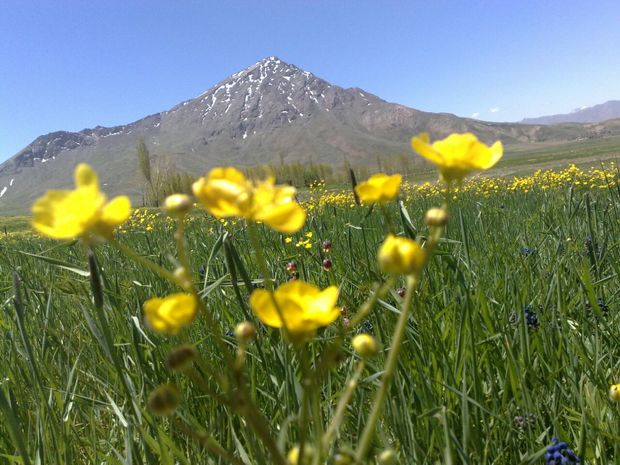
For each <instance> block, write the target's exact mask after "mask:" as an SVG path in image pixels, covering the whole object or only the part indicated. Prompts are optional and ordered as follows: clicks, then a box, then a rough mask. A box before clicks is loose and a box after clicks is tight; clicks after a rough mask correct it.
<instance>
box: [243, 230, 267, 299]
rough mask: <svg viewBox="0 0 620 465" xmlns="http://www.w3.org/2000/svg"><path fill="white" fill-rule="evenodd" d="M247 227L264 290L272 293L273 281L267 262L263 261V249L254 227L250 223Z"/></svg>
mask: <svg viewBox="0 0 620 465" xmlns="http://www.w3.org/2000/svg"><path fill="white" fill-rule="evenodd" d="M247 225H248V229H247V230H248V237H249V238H250V242H251V244H252V247H253V248H254V252H255V253H256V261H257V262H258V268H259V269H260V272H261V274H262V275H263V281H264V283H265V289H267V290H268V291H269V292H271V291H273V280H272V279H271V274H270V273H269V267H268V266H267V260H265V255H264V254H263V247H262V245H261V243H260V240H259V239H258V233H257V231H256V225H255V224H254V223H252V222H251V221H248V222H247Z"/></svg>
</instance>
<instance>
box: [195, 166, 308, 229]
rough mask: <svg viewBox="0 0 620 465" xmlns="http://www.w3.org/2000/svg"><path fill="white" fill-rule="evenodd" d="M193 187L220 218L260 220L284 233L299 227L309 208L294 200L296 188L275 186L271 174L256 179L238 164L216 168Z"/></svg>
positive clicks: (204, 202)
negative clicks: (255, 180) (236, 166)
mask: <svg viewBox="0 0 620 465" xmlns="http://www.w3.org/2000/svg"><path fill="white" fill-rule="evenodd" d="M192 190H193V192H194V195H195V196H196V197H197V198H198V199H199V200H200V202H202V204H203V205H204V207H205V208H206V209H207V210H208V211H209V212H210V213H211V214H212V215H213V216H215V217H217V218H227V217H231V216H236V217H240V218H245V219H246V220H248V221H257V222H258V221H260V222H263V223H265V224H266V225H267V226H269V227H271V228H272V229H275V230H276V231H280V232H283V233H293V232H296V231H298V230H299V229H300V228H301V227H302V226H303V225H304V223H305V221H306V212H304V210H303V209H302V208H301V206H300V205H299V204H298V203H297V202H296V201H295V192H296V190H295V188H294V187H292V186H276V185H275V180H274V178H273V177H271V176H270V177H268V178H267V179H265V180H264V181H260V182H256V183H253V182H251V181H250V180H248V179H247V178H246V177H245V175H244V174H243V173H242V172H241V171H239V170H237V169H235V168H230V167H229V168H214V169H212V170H211V171H210V172H209V174H208V175H207V176H206V177H202V178H200V179H198V181H196V182H195V183H194V184H193V186H192Z"/></svg>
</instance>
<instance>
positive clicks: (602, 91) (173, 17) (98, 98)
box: [0, 0, 620, 160]
mask: <svg viewBox="0 0 620 465" xmlns="http://www.w3.org/2000/svg"><path fill="white" fill-rule="evenodd" d="M270 55H277V56H278V57H280V58H281V59H283V60H284V61H287V62H289V63H293V64H295V65H297V66H299V67H301V68H303V69H305V70H308V71H311V72H313V73H314V74H316V75H318V76H319V77H322V78H324V79H327V80H328V81H331V82H332V83H334V84H337V85H340V86H343V87H354V86H356V87H361V88H363V89H365V90H367V91H369V92H372V93H374V94H376V95H378V96H379V97H382V98H384V99H386V100H389V101H394V102H399V103H402V104H405V105H408V106H411V107H414V108H418V109H422V110H427V111H446V112H451V113H455V114H457V115H460V116H473V115H475V116H476V117H478V118H480V119H485V120H492V121H515V120H520V119H521V118H523V117H526V116H539V115H543V114H550V113H558V112H567V111H571V110H572V109H574V108H576V107H580V106H587V105H593V104H596V103H602V102H604V101H606V100H610V99H620V2H619V1H618V0H584V1H578V0H520V1H509V0H486V1H483V0H479V1H473V0H472V1H466V0H453V1H442V0H424V1H421V0H415V1H414V0H410V1H406V0H402V1H391V0H375V1H366V0H333V1H323V0H312V1H310V0H307V1H296V0H279V1H278V0H255V1H249V0H248V1H239V0H220V1H207V0H202V1H199V0H168V1H163V0H99V1H94V0H93V1H91V0H38V1H36V0H0V160H4V159H5V158H8V157H9V156H11V155H13V154H15V153H16V152H17V151H18V150H20V149H21V148H23V147H24V146H26V145H27V144H28V143H30V142H31V141H32V140H33V139H34V138H35V137H37V136H38V135H41V134H45V133H48V132H51V131H54V130H59V129H64V130H70V131H75V130H80V129H83V128H85V127H92V126H95V125H97V124H101V125H116V124H124V123H129V122H131V121H134V120H136V119H138V118H140V117H142V116H145V115H147V114H151V113H156V112H159V111H163V110H166V109H169V108H170V107H172V106H173V105H175V104H177V103H179V102H180V101H182V100H185V99H188V98H191V97H194V96H196V95H198V94H200V93H201V92H203V91H205V90H207V89H208V88H210V87H211V86H212V85H213V84H215V83H216V82H218V81H220V80H221V79H223V78H225V77H227V76H228V75H230V74H232V73H234V72H236V71H239V70H241V69H243V68H245V67H247V66H249V65H251V64H252V63H254V62H256V61H258V60H260V59H262V58H264V57H266V56H270Z"/></svg>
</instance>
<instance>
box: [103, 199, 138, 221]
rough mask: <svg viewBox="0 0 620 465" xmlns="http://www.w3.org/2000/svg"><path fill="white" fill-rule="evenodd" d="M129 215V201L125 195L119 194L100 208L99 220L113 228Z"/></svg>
mask: <svg viewBox="0 0 620 465" xmlns="http://www.w3.org/2000/svg"><path fill="white" fill-rule="evenodd" d="M130 215H131V202H130V201H129V197H127V196H124V195H122V196H119V197H115V198H114V199H112V200H111V201H110V202H108V203H107V204H106V205H105V206H104V207H103V209H102V210H101V221H102V222H104V223H105V224H107V225H108V226H110V227H112V228H114V227H116V226H118V225H119V224H121V223H123V222H124V221H126V220H127V218H129V216H130Z"/></svg>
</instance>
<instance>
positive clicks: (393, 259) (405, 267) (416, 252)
mask: <svg viewBox="0 0 620 465" xmlns="http://www.w3.org/2000/svg"><path fill="white" fill-rule="evenodd" d="M425 258H426V251H425V250H424V249H422V248H421V247H420V245H419V244H418V243H417V242H416V241H414V240H411V239H408V238H405V237H397V236H394V235H393V234H390V235H388V236H387V238H386V239H385V241H384V242H383V244H382V245H381V247H380V248H379V267H380V268H381V270H382V271H384V272H385V273H390V274H405V275H409V274H412V273H414V272H416V271H419V270H420V269H421V268H422V266H423V265H424V261H425Z"/></svg>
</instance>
